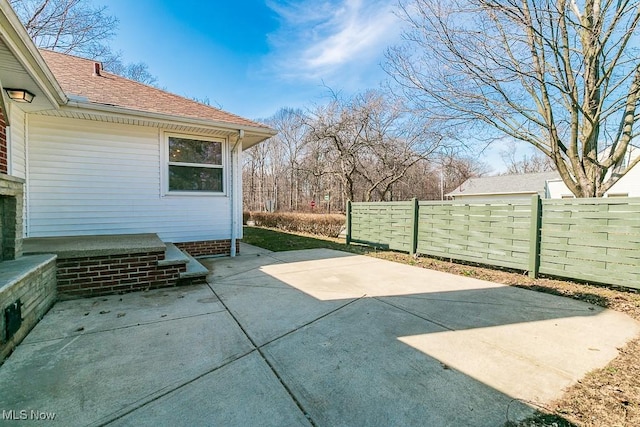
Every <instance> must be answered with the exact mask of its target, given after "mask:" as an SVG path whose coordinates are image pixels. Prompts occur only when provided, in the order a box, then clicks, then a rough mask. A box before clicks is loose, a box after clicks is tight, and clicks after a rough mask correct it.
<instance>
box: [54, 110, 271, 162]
mask: <svg viewBox="0 0 640 427" xmlns="http://www.w3.org/2000/svg"><path fill="white" fill-rule="evenodd" d="M68 108H70V109H84V110H89V111H91V112H94V113H104V114H109V115H116V116H126V117H137V118H144V119H147V120H152V121H155V122H158V123H182V124H188V125H192V126H201V127H206V128H216V129H222V130H228V131H229V132H237V131H239V130H243V131H244V132H245V139H244V141H243V143H242V149H243V150H246V149H248V148H250V147H252V146H254V145H256V144H259V143H260V142H262V141H264V140H266V139H269V138H271V137H272V136H274V135H276V134H277V133H278V132H277V131H275V130H273V129H271V128H268V127H259V126H250V125H243V124H237V123H228V122H222V121H216V120H207V119H200V118H195V117H185V116H177V115H172V114H163V113H156V112H149V111H141V110H134V109H130V108H123V107H119V106H115V105H106V104H98V103H95V102H90V101H83V100H69V102H68V103H67V105H66V106H65V107H63V110H64V109H68Z"/></svg>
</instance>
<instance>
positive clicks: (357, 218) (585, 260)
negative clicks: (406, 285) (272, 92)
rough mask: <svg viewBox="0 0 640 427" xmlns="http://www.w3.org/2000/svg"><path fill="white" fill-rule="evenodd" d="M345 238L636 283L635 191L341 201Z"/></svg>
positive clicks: (639, 285) (638, 202) (639, 243)
mask: <svg viewBox="0 0 640 427" xmlns="http://www.w3.org/2000/svg"><path fill="white" fill-rule="evenodd" d="M351 242H357V243H363V244H368V245H371V246H377V247H382V248H388V249H393V250H398V251H404V252H409V253H412V254H415V253H418V254H424V255H431V256H437V257H442V258H451V259H455V260H462V261H470V262H476V263H480V264H487V265H495V266H499V267H507V268H513V269H518V270H524V271H528V272H529V275H530V276H532V277H537V275H538V273H542V274H548V275H553V276H560V277H566V278H571V279H579V280H585V281H590V282H597V283H605V284H610V285H617V286H625V287H629V288H636V289H640V198H604V199H544V200H541V199H540V197H539V196H533V197H532V199H531V201H530V202H527V201H520V200H513V201H504V202H495V203H464V202H455V201H453V202H451V201H446V202H419V201H417V200H415V199H414V200H412V201H409V202H373V203H351V202H349V203H348V204H347V244H349V243H351Z"/></svg>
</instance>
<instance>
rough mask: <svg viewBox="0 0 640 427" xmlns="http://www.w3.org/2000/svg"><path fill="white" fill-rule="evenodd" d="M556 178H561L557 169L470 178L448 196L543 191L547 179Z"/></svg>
mask: <svg viewBox="0 0 640 427" xmlns="http://www.w3.org/2000/svg"><path fill="white" fill-rule="evenodd" d="M555 179H560V175H559V174H558V172H555V171H554V172H540V173H527V174H514V175H497V176H487V177H481V178H469V179H468V180H466V181H465V182H463V183H462V184H461V185H460V186H459V187H458V188H456V189H455V190H453V191H452V192H450V193H448V194H447V196H451V197H456V196H478V195H509V194H523V193H524V194H527V193H530V194H535V193H543V192H544V189H545V183H546V181H549V180H555Z"/></svg>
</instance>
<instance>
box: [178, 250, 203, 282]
mask: <svg viewBox="0 0 640 427" xmlns="http://www.w3.org/2000/svg"><path fill="white" fill-rule="evenodd" d="M184 254H185V256H186V257H187V258H189V262H188V263H187V271H185V272H184V273H180V278H181V279H194V278H198V277H202V278H206V277H207V276H208V275H209V269H208V268H207V267H205V266H204V265H202V264H200V263H199V262H198V260H196V259H195V258H194V257H192V256H191V255H189V254H188V253H184Z"/></svg>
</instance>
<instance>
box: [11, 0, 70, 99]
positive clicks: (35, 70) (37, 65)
mask: <svg viewBox="0 0 640 427" xmlns="http://www.w3.org/2000/svg"><path fill="white" fill-rule="evenodd" d="M0 32H1V33H0V34H1V35H2V38H3V40H4V41H5V44H7V46H8V47H9V48H10V49H11V51H12V53H13V55H15V57H16V58H17V59H18V60H19V61H20V63H21V64H22V66H23V67H24V68H25V71H26V72H27V73H28V74H29V75H30V76H31V78H32V79H33V80H34V82H35V83H36V84H37V85H38V86H39V87H40V89H41V90H42V91H43V93H44V94H45V96H46V97H47V98H48V100H49V101H50V102H51V104H53V106H54V107H56V108H57V107H58V106H60V105H64V104H66V103H67V101H68V99H67V96H66V95H65V93H64V91H63V90H62V88H61V87H60V84H59V83H58V81H57V80H56V79H55V77H54V75H53V73H52V72H51V70H50V69H49V67H48V66H47V64H46V62H45V61H44V59H43V58H42V56H41V55H40V53H39V52H38V48H37V47H36V45H35V44H34V43H33V41H32V40H31V37H29V34H27V31H26V30H25V28H24V26H23V25H22V23H21V22H20V19H19V18H18V16H17V15H16V13H15V11H14V10H13V8H12V7H11V5H10V4H9V3H8V2H7V1H6V0H0Z"/></svg>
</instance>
